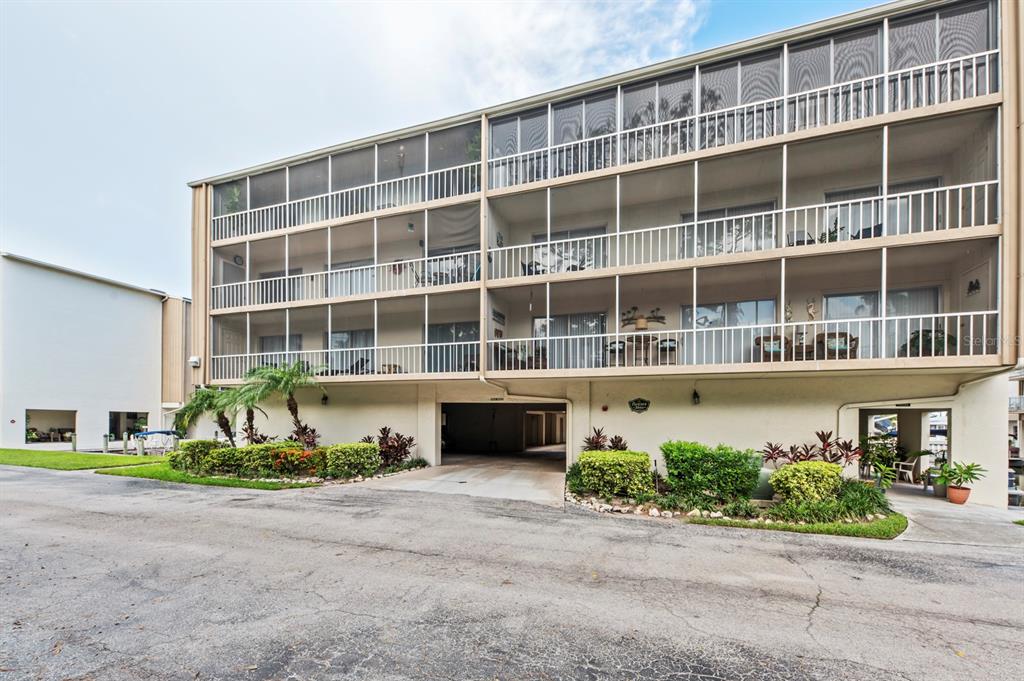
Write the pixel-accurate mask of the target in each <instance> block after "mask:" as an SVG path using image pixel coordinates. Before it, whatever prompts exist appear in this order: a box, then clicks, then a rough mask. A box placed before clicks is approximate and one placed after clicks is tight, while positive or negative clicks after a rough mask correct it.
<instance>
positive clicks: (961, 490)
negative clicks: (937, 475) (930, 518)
mask: <svg viewBox="0 0 1024 681" xmlns="http://www.w3.org/2000/svg"><path fill="white" fill-rule="evenodd" d="M969 496H971V488H970V487H954V486H953V485H949V486H948V487H946V498H947V499H949V502H950V503H951V504H966V503H967V497H969Z"/></svg>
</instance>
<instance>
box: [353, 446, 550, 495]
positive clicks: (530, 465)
mask: <svg viewBox="0 0 1024 681" xmlns="http://www.w3.org/2000/svg"><path fill="white" fill-rule="evenodd" d="M564 456H565V454H564V452H562V451H553V450H551V449H550V448H545V449H541V448H538V449H537V450H533V451H528V452H521V453H518V454H514V455H499V454H445V455H444V458H443V460H442V465H440V466H432V467H430V468H422V469H420V470H418V471H412V472H411V473H403V474H402V475H396V476H394V477H390V478H381V479H377V480H368V481H366V482H364V483H361V484H362V485H364V486H367V487H372V488H374V489H392V490H407V491H413V492H437V493H440V494H466V495H469V496H471V497H490V498H493V499H515V500H518V501H532V502H534V503H536V504H544V505H545V506H555V507H560V506H562V505H563V504H564V498H565V491H564V489H565V463H564V462H565V458H564Z"/></svg>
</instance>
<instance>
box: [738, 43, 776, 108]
mask: <svg viewBox="0 0 1024 681" xmlns="http://www.w3.org/2000/svg"><path fill="white" fill-rule="evenodd" d="M741 63H742V67H741V69H740V74H742V75H741V77H742V80H743V102H742V103H743V104H752V103H754V102H763V101H764V100H766V99H772V98H774V97H778V96H780V95H781V94H782V59H781V57H780V54H779V53H778V52H776V53H773V54H765V55H760V56H757V57H750V58H747V59H744V60H743V61H742V62H741Z"/></svg>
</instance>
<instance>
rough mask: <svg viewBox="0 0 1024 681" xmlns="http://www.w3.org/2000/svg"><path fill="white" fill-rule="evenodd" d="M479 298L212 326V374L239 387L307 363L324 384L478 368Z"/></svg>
mask: <svg viewBox="0 0 1024 681" xmlns="http://www.w3.org/2000/svg"><path fill="white" fill-rule="evenodd" d="M479 314H480V310H479V295H478V294H477V293H476V292H475V291H467V292H462V293H454V294H444V295H435V296H410V297H408V298H399V299H393V300H386V301H379V302H374V301H362V302H355V303H345V304H336V305H322V306H314V307H306V308H294V309H290V310H269V311H260V312H250V313H236V314H228V315H221V316H217V317H214V318H213V320H212V329H211V331H212V339H213V345H212V351H213V356H212V357H211V372H212V373H211V375H212V379H213V380H215V381H238V380H240V379H243V378H244V377H245V374H246V372H248V371H249V370H250V369H252V368H253V367H256V366H281V365H284V364H291V363H294V362H301V363H303V364H304V366H306V367H307V369H308V370H309V371H311V372H312V373H314V374H315V375H316V376H318V377H321V378H323V379H350V380H358V379H359V378H360V377H367V376H381V375H395V376H398V375H407V374H411V375H416V376H419V375H431V376H438V375H441V374H464V373H467V372H475V371H477V370H478V364H479V362H478V358H479V352H480V343H479V340H480V336H479V328H480V325H479V322H478V319H479Z"/></svg>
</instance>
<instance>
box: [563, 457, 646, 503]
mask: <svg viewBox="0 0 1024 681" xmlns="http://www.w3.org/2000/svg"><path fill="white" fill-rule="evenodd" d="M579 464H580V475H581V477H582V481H583V487H584V488H586V489H587V490H590V491H591V492H593V493H594V494H597V495H600V496H602V497H612V496H627V497H642V496H644V495H649V494H652V493H653V492H654V483H653V481H652V478H651V457H650V456H648V454H647V452H631V451H605V452H582V453H581V454H580V460H579Z"/></svg>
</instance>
